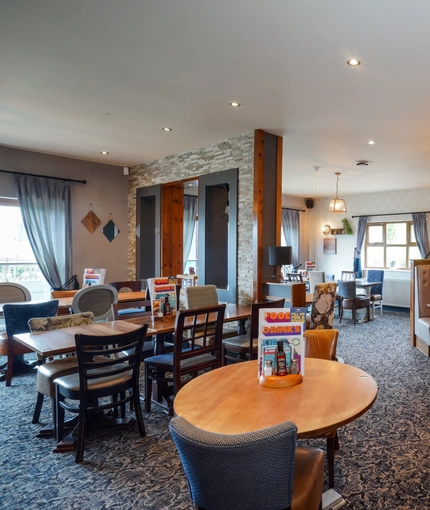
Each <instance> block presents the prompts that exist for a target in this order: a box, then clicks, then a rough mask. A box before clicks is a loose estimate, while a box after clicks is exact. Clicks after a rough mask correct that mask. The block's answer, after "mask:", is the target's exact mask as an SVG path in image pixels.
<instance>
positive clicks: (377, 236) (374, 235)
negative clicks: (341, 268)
mask: <svg viewBox="0 0 430 510" xmlns="http://www.w3.org/2000/svg"><path fill="white" fill-rule="evenodd" d="M383 234H384V229H383V226H382V225H369V227H368V229H367V235H368V239H367V242H368V243H371V244H373V243H382V242H383V240H384V239H383Z"/></svg>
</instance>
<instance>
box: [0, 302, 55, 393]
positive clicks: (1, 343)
mask: <svg viewBox="0 0 430 510" xmlns="http://www.w3.org/2000/svg"><path fill="white" fill-rule="evenodd" d="M57 308H58V299H55V300H52V301H46V302H44V303H22V304H16V305H15V304H6V305H3V314H4V320H5V326H6V333H2V334H1V335H0V355H3V356H7V369H6V386H10V385H11V382H12V372H13V362H14V357H15V356H20V357H23V355H24V354H27V353H30V352H32V351H31V350H30V349H28V348H26V347H24V346H23V345H22V344H20V343H19V342H16V341H15V340H14V339H13V335H18V334H20V333H30V328H29V326H28V321H29V320H30V319H32V318H33V317H51V316H53V315H55V314H56V313H57ZM23 365H24V367H28V368H32V366H33V365H27V364H23Z"/></svg>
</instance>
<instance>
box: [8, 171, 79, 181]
mask: <svg viewBox="0 0 430 510" xmlns="http://www.w3.org/2000/svg"><path fill="white" fill-rule="evenodd" d="M0 172H3V173H4V174H13V175H30V176H31V177H44V178H45V179H55V180H57V181H68V182H79V183H80V184H86V183H87V181H78V180H76V179H66V178H64V177H52V176H51V175H38V174H26V173H25V172H12V171H11V170H0Z"/></svg>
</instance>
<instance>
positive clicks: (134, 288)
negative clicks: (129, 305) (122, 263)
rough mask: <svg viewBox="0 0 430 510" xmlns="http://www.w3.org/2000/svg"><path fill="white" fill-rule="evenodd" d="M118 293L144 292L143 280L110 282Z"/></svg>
mask: <svg viewBox="0 0 430 510" xmlns="http://www.w3.org/2000/svg"><path fill="white" fill-rule="evenodd" d="M109 285H112V287H114V288H115V289H116V290H117V291H118V292H140V291H141V290H142V280H137V281H128V282H110V283H109Z"/></svg>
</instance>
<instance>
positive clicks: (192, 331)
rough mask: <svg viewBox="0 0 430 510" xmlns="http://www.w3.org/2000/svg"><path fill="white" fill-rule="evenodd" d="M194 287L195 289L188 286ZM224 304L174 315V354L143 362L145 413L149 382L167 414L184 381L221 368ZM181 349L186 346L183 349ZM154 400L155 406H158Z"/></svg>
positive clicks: (148, 402)
mask: <svg viewBox="0 0 430 510" xmlns="http://www.w3.org/2000/svg"><path fill="white" fill-rule="evenodd" d="M190 288H196V287H190ZM225 307H226V305H225V304H222V305H215V306H206V307H203V308H193V309H191V310H180V311H179V312H178V313H177V314H176V322H175V333H174V342H173V344H174V345H173V352H169V353H166V354H160V355H158V356H151V357H150V358H147V359H146V360H145V410H146V412H147V413H149V412H150V411H151V395H152V382H153V381H156V382H157V386H158V388H159V390H160V395H159V399H158V400H160V401H161V397H164V399H165V400H166V403H167V405H168V411H169V413H171V412H172V405H171V404H172V402H171V399H170V395H171V393H172V392H173V396H174V395H176V393H177V392H178V391H179V390H180V388H181V387H182V386H183V385H184V384H185V382H186V378H187V377H188V379H189V378H190V377H191V378H192V377H196V376H197V375H198V373H199V372H201V371H203V370H208V369H212V368H219V367H221V366H222V326H223V320H224V313H225ZM184 346H186V347H185V348H184ZM158 400H157V402H158V403H160V402H159V401H158Z"/></svg>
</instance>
